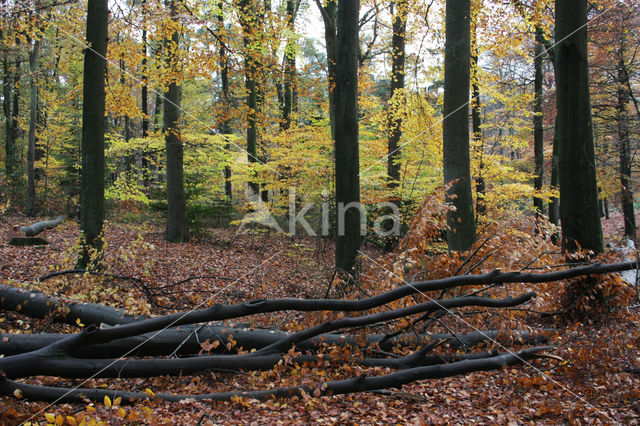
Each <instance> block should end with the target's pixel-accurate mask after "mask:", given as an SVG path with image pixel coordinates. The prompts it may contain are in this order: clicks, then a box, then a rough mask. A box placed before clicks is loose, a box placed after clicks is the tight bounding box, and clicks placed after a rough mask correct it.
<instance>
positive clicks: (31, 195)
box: [27, 39, 40, 217]
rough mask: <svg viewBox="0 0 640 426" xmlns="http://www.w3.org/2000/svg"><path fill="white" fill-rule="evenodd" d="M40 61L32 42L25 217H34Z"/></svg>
mask: <svg viewBox="0 0 640 426" xmlns="http://www.w3.org/2000/svg"><path fill="white" fill-rule="evenodd" d="M39 61H40V40H38V39H35V40H34V41H33V48H32V50H31V53H30V54H29V71H30V73H31V75H30V77H29V85H30V92H31V97H30V103H29V108H30V113H29V114H30V115H29V140H28V146H27V216H29V217H34V216H35V215H36V173H35V159H36V132H37V127H38V68H39V66H38V64H39Z"/></svg>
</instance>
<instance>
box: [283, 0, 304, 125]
mask: <svg viewBox="0 0 640 426" xmlns="http://www.w3.org/2000/svg"><path fill="white" fill-rule="evenodd" d="M299 5H300V0H287V21H288V22H287V24H288V26H289V30H290V31H291V33H292V34H293V32H294V31H295V27H294V22H295V19H296V12H297V11H298V6H299ZM297 50H298V45H297V43H296V41H295V39H294V38H293V37H289V39H288V40H287V45H286V47H285V52H284V58H283V62H284V94H283V95H284V96H283V98H284V99H283V108H282V119H281V120H282V123H281V128H282V130H288V129H289V128H290V127H291V120H292V118H291V114H292V113H293V112H294V110H295V109H296V106H295V100H296V98H297V96H296V92H297V89H296V55H297Z"/></svg>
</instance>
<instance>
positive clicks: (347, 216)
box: [334, 0, 362, 273]
mask: <svg viewBox="0 0 640 426" xmlns="http://www.w3.org/2000/svg"><path fill="white" fill-rule="evenodd" d="M359 11H360V1H359V0H353V1H342V2H340V3H339V4H338V19H337V31H338V32H337V34H338V38H337V51H336V84H335V93H334V96H335V103H336V105H335V122H336V131H335V173H336V205H337V207H338V212H337V217H338V229H337V232H336V268H338V269H341V270H344V271H347V272H349V273H352V272H355V270H354V268H355V267H356V257H357V255H358V250H360V243H361V240H362V237H361V211H360V154H359V143H358V142H359V141H358V46H359V38H358V29H359V28H358V14H359ZM341 224H342V226H340V225H341Z"/></svg>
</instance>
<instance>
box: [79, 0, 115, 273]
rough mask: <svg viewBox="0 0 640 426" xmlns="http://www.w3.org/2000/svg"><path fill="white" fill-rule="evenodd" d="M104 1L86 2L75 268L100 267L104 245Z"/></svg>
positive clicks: (105, 17)
mask: <svg viewBox="0 0 640 426" xmlns="http://www.w3.org/2000/svg"><path fill="white" fill-rule="evenodd" d="M108 18H109V8H108V6H107V0H89V3H88V5H87V43H88V45H89V46H91V48H90V49H86V50H85V52H84V81H83V87H82V99H83V100H82V184H81V188H80V227H81V230H82V233H83V243H82V251H81V253H80V258H79V259H78V266H80V267H82V268H84V269H86V268H87V266H89V265H90V264H98V265H99V264H100V263H101V260H102V251H103V246H104V243H103V241H104V237H103V235H102V225H103V222H104V173H105V165H104V133H105V117H104V112H105V76H106V60H105V59H104V58H105V57H106V54H107V37H108V36H107V25H108Z"/></svg>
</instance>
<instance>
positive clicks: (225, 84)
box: [217, 1, 233, 200]
mask: <svg viewBox="0 0 640 426" xmlns="http://www.w3.org/2000/svg"><path fill="white" fill-rule="evenodd" d="M223 8H224V2H222V1H220V2H219V3H218V9H219V13H218V16H217V19H218V34H220V36H219V37H222V34H223V32H224V13H223V10H224V9H223ZM218 55H219V57H220V80H221V83H222V102H223V103H224V105H225V106H226V107H228V108H230V107H231V98H230V97H229V58H228V55H227V50H226V46H224V45H223V44H222V43H220V47H219V49H218ZM223 114H224V117H223V118H222V121H221V123H220V125H219V130H220V133H222V134H223V135H228V134H230V133H231V126H230V124H229V117H228V115H227V113H226V112H225V113H223ZM224 150H225V152H226V154H227V156H229V155H231V152H230V151H231V144H230V143H226V144H225V146H224ZM227 161H228V160H227ZM224 194H225V196H226V197H227V199H228V200H232V199H233V188H232V186H231V167H230V166H229V165H225V166H224Z"/></svg>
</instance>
